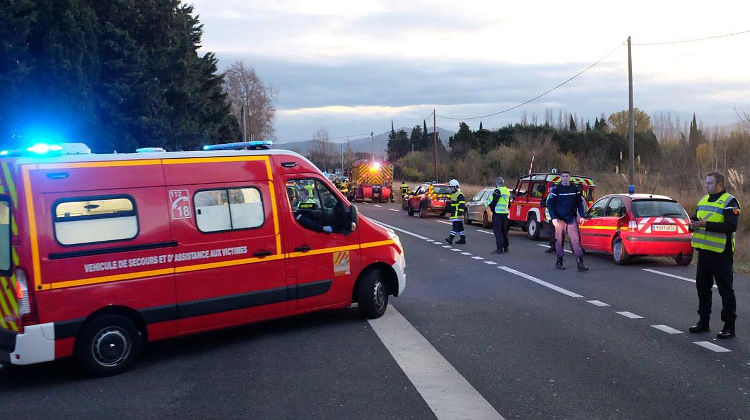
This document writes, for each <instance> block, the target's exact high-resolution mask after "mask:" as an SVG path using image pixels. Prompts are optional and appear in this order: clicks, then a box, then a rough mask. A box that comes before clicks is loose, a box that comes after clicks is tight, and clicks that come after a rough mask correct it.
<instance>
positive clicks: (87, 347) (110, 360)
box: [76, 314, 143, 376]
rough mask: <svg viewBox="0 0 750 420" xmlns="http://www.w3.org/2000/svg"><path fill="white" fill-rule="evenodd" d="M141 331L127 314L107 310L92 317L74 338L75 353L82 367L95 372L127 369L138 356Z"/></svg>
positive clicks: (141, 336)
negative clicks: (75, 338) (105, 312)
mask: <svg viewBox="0 0 750 420" xmlns="http://www.w3.org/2000/svg"><path fill="white" fill-rule="evenodd" d="M142 346H143V335H142V334H141V332H140V331H139V330H138V328H137V327H136V325H135V323H134V322H133V320H131V319H130V318H128V317H126V316H123V315H118V314H109V315H102V316H99V317H97V318H94V319H93V320H92V321H91V322H90V323H89V324H88V325H86V326H84V328H83V330H82V331H81V332H80V334H79V336H78V339H77V340H76V356H77V358H78V362H79V363H80V364H81V367H83V369H84V370H85V371H86V372H88V373H90V374H92V375H95V376H109V375H116V374H118V373H122V372H124V371H126V370H127V369H128V368H129V367H130V366H131V365H132V364H133V362H134V361H135V359H136V358H137V357H138V355H139V354H140V352H141V347H142Z"/></svg>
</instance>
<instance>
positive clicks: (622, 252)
mask: <svg viewBox="0 0 750 420" xmlns="http://www.w3.org/2000/svg"><path fill="white" fill-rule="evenodd" d="M612 259H614V260H615V264H619V265H625V264H627V263H629V262H630V255H628V251H627V250H626V249H625V244H623V243H622V238H620V237H619V236H616V237H615V239H614V240H613V241H612Z"/></svg>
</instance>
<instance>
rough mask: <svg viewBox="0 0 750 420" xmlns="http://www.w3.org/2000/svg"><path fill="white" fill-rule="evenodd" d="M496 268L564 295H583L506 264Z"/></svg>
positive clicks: (576, 296) (580, 296)
mask: <svg viewBox="0 0 750 420" xmlns="http://www.w3.org/2000/svg"><path fill="white" fill-rule="evenodd" d="M498 268H499V269H501V270H503V271H507V272H508V273H511V274H515V275H516V276H518V277H523V278H525V279H526V280H531V281H533V282H534V283H536V284H539V285H542V286H544V287H547V288H549V289H552V290H554V291H556V292H558V293H562V294H564V295H565V296H570V297H575V298H582V297H583V296H582V295H579V294H578V293H575V292H571V291H570V290H567V289H563V288H562V287H560V286H555V285H554V284H552V283H547V282H546V281H544V280H541V279H538V278H536V277H534V276H530V275H528V274H526V273H522V272H520V271H518V270H514V269H512V268H510V267H507V266H504V265H503V266H500V267H498Z"/></svg>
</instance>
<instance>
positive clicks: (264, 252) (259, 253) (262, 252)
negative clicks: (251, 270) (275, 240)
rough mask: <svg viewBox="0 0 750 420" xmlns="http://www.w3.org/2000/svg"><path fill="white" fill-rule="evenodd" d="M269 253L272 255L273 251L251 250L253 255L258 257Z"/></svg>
mask: <svg viewBox="0 0 750 420" xmlns="http://www.w3.org/2000/svg"><path fill="white" fill-rule="evenodd" d="M269 255H273V251H265V250H260V251H255V252H253V256H254V257H258V258H263V257H267V256H269Z"/></svg>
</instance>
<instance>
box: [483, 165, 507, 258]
mask: <svg viewBox="0 0 750 420" xmlns="http://www.w3.org/2000/svg"><path fill="white" fill-rule="evenodd" d="M495 187H496V188H495V191H493V192H492V195H491V196H489V197H488V198H487V200H486V201H485V202H484V204H485V205H486V206H487V207H489V208H490V211H491V212H492V231H493V232H494V233H495V250H494V251H492V253H493V254H502V253H503V252H508V214H509V209H508V204H509V203H510V190H509V189H508V188H507V187H506V186H505V180H504V179H503V178H502V177H498V178H497V179H496V180H495Z"/></svg>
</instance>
